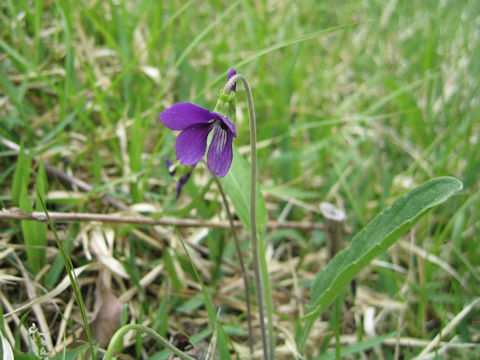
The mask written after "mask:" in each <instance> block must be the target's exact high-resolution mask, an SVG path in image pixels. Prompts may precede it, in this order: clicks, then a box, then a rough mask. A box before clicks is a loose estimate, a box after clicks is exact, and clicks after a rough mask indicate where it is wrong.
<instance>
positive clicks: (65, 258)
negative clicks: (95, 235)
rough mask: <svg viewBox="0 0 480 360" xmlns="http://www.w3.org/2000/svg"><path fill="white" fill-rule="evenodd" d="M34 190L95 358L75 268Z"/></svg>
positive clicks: (42, 201)
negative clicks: (73, 294) (55, 243)
mask: <svg viewBox="0 0 480 360" xmlns="http://www.w3.org/2000/svg"><path fill="white" fill-rule="evenodd" d="M36 190H37V196H38V198H39V201H40V203H41V205H42V207H43V211H45V215H46V216H47V220H48V224H49V225H50V229H51V230H52V232H53V235H54V237H55V240H56V242H57V246H58V250H59V251H60V253H61V254H62V257H63V262H64V264H65V268H66V269H67V274H68V277H69V279H70V283H71V285H72V288H73V291H74V293H75V297H76V299H77V303H78V307H79V309H80V313H81V315H82V321H83V326H85V332H86V334H87V338H88V343H89V345H90V353H91V357H92V360H93V359H95V347H94V345H93V338H92V334H91V331H90V326H89V325H88V319H87V313H86V311H85V304H84V302H83V298H82V293H81V292H80V287H79V286H78V280H77V277H76V275H75V270H74V268H73V264H72V260H71V259H70V257H69V256H68V254H67V251H66V250H65V247H64V245H63V242H62V241H61V240H60V238H59V237H58V234H57V231H56V229H55V225H54V224H53V221H52V219H50V215H49V214H48V211H47V207H46V205H45V201H44V199H43V198H42V196H41V194H40V192H39V191H38V189H36Z"/></svg>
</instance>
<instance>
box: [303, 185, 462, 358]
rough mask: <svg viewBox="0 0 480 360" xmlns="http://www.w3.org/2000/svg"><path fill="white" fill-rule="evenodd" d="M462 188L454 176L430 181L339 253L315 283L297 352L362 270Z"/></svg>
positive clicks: (404, 198)
mask: <svg viewBox="0 0 480 360" xmlns="http://www.w3.org/2000/svg"><path fill="white" fill-rule="evenodd" d="M461 189H462V183H461V182H460V181H459V180H457V179H455V178H453V177H439V178H435V179H432V180H429V181H427V182H426V183H424V184H422V185H420V186H418V187H416V188H414V189H413V190H411V191H409V192H408V193H406V194H404V195H402V196H401V197H399V198H398V199H397V200H395V201H394V203H393V204H392V206H391V207H390V208H388V209H386V210H384V211H383V212H381V213H380V214H378V215H377V216H376V217H375V218H374V219H373V220H372V221H371V222H370V223H369V224H368V225H367V226H366V227H365V228H364V229H363V230H362V231H360V232H359V233H358V234H357V235H355V237H354V238H353V240H352V244H351V245H350V247H349V248H347V249H345V250H343V251H341V252H339V253H338V254H337V255H336V256H335V257H334V258H333V259H332V260H331V261H330V262H329V263H328V265H327V266H326V267H325V268H324V269H323V270H322V271H320V272H319V273H318V274H317V275H316V277H315V279H314V281H313V284H312V288H311V296H312V303H313V308H312V311H310V313H308V314H307V315H306V316H305V318H304V319H305V320H307V322H306V323H305V324H304V327H303V329H302V330H300V333H299V334H298V335H297V339H296V340H297V347H298V350H299V351H302V350H303V346H304V344H305V341H306V339H307V337H308V334H309V332H310V330H311V327H312V325H313V321H314V320H315V319H317V318H318V317H319V316H320V315H321V314H322V313H323V312H324V311H325V310H326V309H327V307H328V306H330V304H331V303H332V302H333V301H334V300H335V298H336V297H337V296H338V295H339V293H340V292H341V291H342V290H343V289H344V287H345V286H346V285H347V284H349V283H350V281H352V279H353V278H354V277H355V276H356V275H357V274H358V272H359V271H360V270H362V269H363V268H364V267H366V266H367V265H368V264H369V263H370V261H371V260H372V259H373V258H374V257H376V256H378V255H379V254H381V253H383V252H384V251H385V250H387V249H388V248H389V247H390V246H391V245H392V244H393V243H395V241H396V240H397V239H398V238H399V237H400V236H401V235H402V234H403V233H404V232H405V231H407V230H408V229H410V228H411V227H412V226H413V225H414V224H415V223H416V222H417V221H418V220H419V219H420V217H421V216H422V215H424V214H425V213H426V212H427V210H429V209H431V208H432V207H434V206H436V205H438V204H440V203H442V202H444V201H445V200H447V199H448V198H449V197H450V196H452V195H453V194H454V193H455V192H457V191H460V190H461Z"/></svg>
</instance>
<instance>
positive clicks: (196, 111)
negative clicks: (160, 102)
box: [158, 103, 218, 130]
mask: <svg viewBox="0 0 480 360" xmlns="http://www.w3.org/2000/svg"><path fill="white" fill-rule="evenodd" d="M158 118H159V119H160V121H161V122H162V124H163V125H165V126H166V127H167V128H169V129H171V130H185V129H186V128H188V127H189V126H192V125H194V124H199V123H201V124H206V123H208V122H209V121H210V120H213V119H217V118H218V114H216V113H214V112H211V111H209V110H207V109H204V108H202V107H200V106H197V105H195V104H192V103H176V104H174V105H173V106H171V107H169V108H167V109H165V110H164V111H163V112H162V113H161V114H160V115H159V116H158Z"/></svg>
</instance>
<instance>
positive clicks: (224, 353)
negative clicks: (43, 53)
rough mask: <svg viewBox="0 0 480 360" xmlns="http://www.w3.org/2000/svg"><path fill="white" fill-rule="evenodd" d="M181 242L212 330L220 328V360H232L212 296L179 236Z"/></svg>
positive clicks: (218, 338)
mask: <svg viewBox="0 0 480 360" xmlns="http://www.w3.org/2000/svg"><path fill="white" fill-rule="evenodd" d="M179 239H180V242H181V243H182V247H183V250H184V251H185V254H186V255H187V258H188V261H189V263H190V265H191V266H192V270H193V273H194V275H195V279H196V281H197V283H198V284H199V285H200V286H201V288H202V294H203V298H204V301H205V308H206V310H207V313H208V317H209V319H210V325H211V326H212V328H214V329H215V328H217V327H218V335H217V336H218V337H217V341H218V348H219V351H220V358H221V359H226V360H227V359H230V351H229V349H228V347H227V339H226V334H225V331H224V330H223V328H222V325H221V324H220V323H219V322H218V319H217V315H216V313H215V308H214V306H213V303H212V301H211V300H210V296H209V294H208V291H207V288H206V287H205V284H204V283H203V281H202V279H201V278H200V275H199V274H198V271H197V268H196V267H195V263H194V262H193V260H192V258H191V257H190V253H189V252H188V249H187V246H186V245H185V243H184V242H183V240H182V238H181V237H180V235H179Z"/></svg>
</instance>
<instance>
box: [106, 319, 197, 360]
mask: <svg viewBox="0 0 480 360" xmlns="http://www.w3.org/2000/svg"><path fill="white" fill-rule="evenodd" d="M130 330H136V331H141V332H144V333H146V334H148V335H150V336H151V337H152V338H154V339H155V340H156V341H157V342H159V343H160V344H162V345H163V346H165V348H166V349H167V350H169V351H170V352H172V353H174V354H175V355H177V356H178V357H179V358H180V359H182V360H195V358H193V357H191V356H188V355H187V354H185V353H183V352H182V351H181V350H180V349H178V348H177V347H175V346H174V345H172V344H171V343H170V342H168V340H167V339H165V338H163V337H162V336H160V335H159V334H157V333H156V332H155V331H154V330H152V329H150V328H149V327H146V326H145V325H140V324H128V325H125V326H123V327H121V328H120V329H118V330H117V332H116V333H115V334H114V335H113V337H112V339H111V340H110V344H108V349H107V352H106V354H105V358H104V360H111V359H112V356H113V350H114V349H115V347H116V346H117V343H118V342H119V341H120V340H121V338H122V336H123V335H125V333H126V332H127V331H130Z"/></svg>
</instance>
